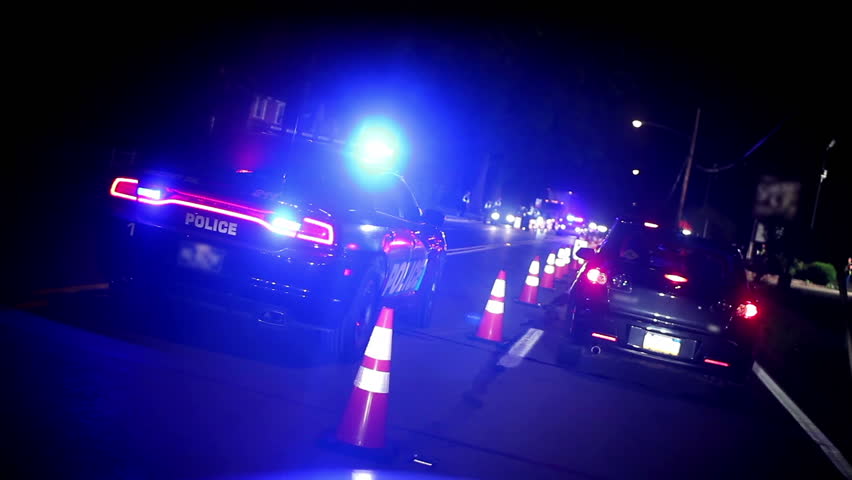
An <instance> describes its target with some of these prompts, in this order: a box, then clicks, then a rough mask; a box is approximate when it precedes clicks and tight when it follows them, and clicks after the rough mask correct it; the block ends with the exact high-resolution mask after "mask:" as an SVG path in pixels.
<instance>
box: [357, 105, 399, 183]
mask: <svg viewBox="0 0 852 480" xmlns="http://www.w3.org/2000/svg"><path fill="white" fill-rule="evenodd" d="M351 144H352V145H353V151H352V154H353V157H354V160H355V163H356V165H357V167H358V168H360V169H362V170H368V171H393V170H396V169H397V168H396V167H398V164H399V162H400V160H401V158H402V156H403V152H404V150H405V146H404V145H403V144H402V135H401V133H400V130H399V128H398V127H397V126H396V125H394V124H393V122H391V121H389V120H387V119H384V118H378V117H375V118H368V119H366V120H364V121H363V122H362V124H361V127H360V128H359V129H358V130H356V132H355V134H354V135H353V137H352V140H351Z"/></svg>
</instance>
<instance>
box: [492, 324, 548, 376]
mask: <svg viewBox="0 0 852 480" xmlns="http://www.w3.org/2000/svg"><path fill="white" fill-rule="evenodd" d="M543 334H544V330H539V329H538V328H530V329H529V330H527V332H526V333H524V335H523V336H522V337H521V338H519V339H518V341H517V342H515V344H514V345H512V348H510V349H509V352H508V353H506V354H505V355H503V356H502V357H500V360H498V361H497V365H500V366H502V367H506V368H514V367H517V366H518V365H520V364H521V360H523V359H524V357H526V356H527V354H529V353H530V352H531V351H532V349H533V347H534V346H535V344H536V343H538V341H539V340H540V339H541V336H542V335H543Z"/></svg>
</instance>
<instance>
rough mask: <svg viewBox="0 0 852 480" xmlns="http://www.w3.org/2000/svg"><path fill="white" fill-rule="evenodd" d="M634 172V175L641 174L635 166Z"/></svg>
mask: <svg viewBox="0 0 852 480" xmlns="http://www.w3.org/2000/svg"><path fill="white" fill-rule="evenodd" d="M632 173H633V176H636V175H639V169H638V168H634V169H633V172H632Z"/></svg>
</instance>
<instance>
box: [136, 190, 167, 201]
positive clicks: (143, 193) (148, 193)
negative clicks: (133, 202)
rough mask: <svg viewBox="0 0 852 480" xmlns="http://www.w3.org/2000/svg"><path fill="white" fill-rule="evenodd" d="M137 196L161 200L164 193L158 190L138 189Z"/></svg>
mask: <svg viewBox="0 0 852 480" xmlns="http://www.w3.org/2000/svg"><path fill="white" fill-rule="evenodd" d="M136 195H139V196H140V197H145V198H151V199H154V200H159V199H160V198H162V196H163V192H162V190H159V189H156V188H145V187H139V188H137V189H136Z"/></svg>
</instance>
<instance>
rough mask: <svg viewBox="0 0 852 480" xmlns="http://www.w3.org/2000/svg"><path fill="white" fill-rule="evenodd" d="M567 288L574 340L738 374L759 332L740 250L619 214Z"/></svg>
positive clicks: (596, 348) (713, 371)
mask: <svg viewBox="0 0 852 480" xmlns="http://www.w3.org/2000/svg"><path fill="white" fill-rule="evenodd" d="M578 255H579V256H580V257H581V258H584V259H585V260H586V263H585V264H584V265H583V267H582V268H581V269H580V270H579V271H578V273H577V277H576V279H575V280H574V282H573V284H572V285H571V288H570V290H569V310H568V312H569V315H568V316H569V320H570V324H571V336H572V338H573V340H574V342H576V343H578V344H580V345H583V346H584V347H590V348H592V349H594V351H595V352H600V351H601V350H611V351H617V352H619V353H621V352H623V353H630V354H635V355H638V356H641V357H645V358H649V359H655V360H660V361H665V362H670V363H675V364H680V365H684V366H690V367H694V368H699V369H703V370H705V371H706V372H709V373H711V374H714V375H719V376H726V377H729V378H732V379H734V380H742V379H743V378H744V377H745V376H746V375H748V372H749V371H750V369H751V366H752V363H753V358H752V351H753V347H754V345H755V342H756V340H757V337H758V332H759V331H760V318H759V316H758V308H757V305H756V304H755V302H754V299H753V298H752V296H751V290H750V288H749V285H748V284H747V281H746V275H745V269H744V267H743V264H742V258H741V256H740V253H739V251H738V250H736V249H735V248H733V247H726V246H724V245H719V244H716V243H714V242H711V241H709V240H706V239H701V238H695V237H691V236H686V235H683V234H682V233H680V232H676V231H671V230H667V229H664V228H661V227H660V226H659V225H658V224H655V223H650V222H641V221H630V220H618V221H617V222H616V224H615V225H614V226H613V228H612V229H611V230H610V233H609V235H608V236H607V237H606V239H605V240H604V242H603V244H602V245H601V247H600V249H599V251H597V252H595V251H594V250H592V249H588V248H586V249H582V250H580V252H579V253H578Z"/></svg>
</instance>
